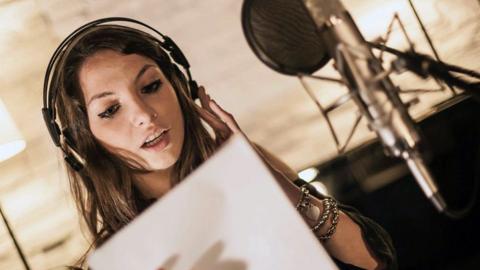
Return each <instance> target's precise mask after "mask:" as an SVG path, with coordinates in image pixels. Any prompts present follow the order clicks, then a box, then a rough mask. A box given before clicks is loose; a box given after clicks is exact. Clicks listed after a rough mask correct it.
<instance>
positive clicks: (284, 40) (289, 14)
mask: <svg viewBox="0 0 480 270" xmlns="http://www.w3.org/2000/svg"><path fill="white" fill-rule="evenodd" d="M242 26H243V29H244V33H245V36H246V38H247V41H248V43H249V45H250V47H251V48H252V50H253V51H254V52H255V54H256V55H257V56H258V57H259V58H260V60H261V61H263V62H264V63H265V64H267V65H268V66H269V67H271V68H273V69H274V70H276V71H278V72H281V73H283V74H287V75H297V76H302V75H305V74H311V73H313V72H314V71H316V70H318V69H319V68H321V67H322V66H323V65H325V64H326V63H327V62H328V61H329V60H330V59H333V61H334V65H335V67H336V69H337V70H338V72H339V73H340V75H341V76H342V78H343V82H345V84H346V86H347V87H348V89H349V94H350V97H351V98H352V99H353V101H354V102H355V104H356V105H357V106H358V108H359V109H360V112H361V113H362V115H363V116H364V117H365V118H366V119H367V121H368V125H369V127H370V129H371V130H372V131H374V132H375V133H376V135H377V137H378V138H379V139H380V141H381V142H382V144H383V146H384V148H385V150H386V153H387V154H389V155H392V156H395V157H398V158H402V159H404V160H405V162H406V164H407V166H408V168H409V169H410V171H411V172H412V174H413V176H414V178H415V179H416V181H417V183H418V185H419V186H420V188H421V189H422V191H423V192H424V194H425V195H426V197H427V198H428V199H429V200H430V201H431V202H432V204H433V205H434V207H435V208H436V209H437V210H438V211H439V212H447V211H446V208H447V205H446V203H445V201H444V199H443V197H442V196H441V194H440V193H439V191H438V188H437V185H436V183H435V181H434V179H433V177H432V175H431V173H430V171H429V169H428V167H427V166H426V164H425V161H424V159H423V158H422V155H421V153H420V151H419V144H420V141H421V136H420V134H419V132H418V130H417V129H416V126H415V123H414V121H413V119H412V118H411V117H410V115H409V114H408V111H407V106H406V105H405V104H404V103H403V102H402V100H401V99H400V97H399V95H398V92H399V91H398V88H397V87H396V86H395V85H394V84H393V82H392V81H391V80H390V79H389V78H388V72H386V71H385V70H384V69H383V67H382V65H381V62H380V60H379V59H377V58H376V57H375V56H374V54H373V53H372V51H371V48H370V46H369V44H368V43H367V42H366V41H365V39H364V37H363V36H362V34H361V33H360V31H359V29H358V27H357V26H356V24H355V22H354V21H353V19H352V17H351V16H350V14H349V13H348V11H347V10H346V9H345V7H344V6H343V5H342V3H341V2H340V1H338V0H296V1H295V0H270V1H262V0H246V1H245V2H244V5H243V9H242ZM303 59H306V60H305V61H304V60H303Z"/></svg>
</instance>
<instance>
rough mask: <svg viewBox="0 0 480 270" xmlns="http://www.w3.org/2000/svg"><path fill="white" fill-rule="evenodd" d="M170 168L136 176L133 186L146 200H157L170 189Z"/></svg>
mask: <svg viewBox="0 0 480 270" xmlns="http://www.w3.org/2000/svg"><path fill="white" fill-rule="evenodd" d="M172 172H173V170H172V168H168V169H165V170H158V171H153V172H149V173H145V174H139V175H137V177H136V178H137V179H136V181H135V185H136V186H137V188H138V190H139V191H140V192H141V193H142V195H143V196H145V198H147V199H158V198H160V197H162V196H163V195H164V194H165V193H167V192H168V191H169V190H170V189H171V188H172V183H171V182H172V181H171V179H172Z"/></svg>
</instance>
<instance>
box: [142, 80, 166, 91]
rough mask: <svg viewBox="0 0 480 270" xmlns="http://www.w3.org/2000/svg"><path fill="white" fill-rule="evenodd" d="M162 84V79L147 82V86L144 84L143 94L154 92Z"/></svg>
mask: <svg viewBox="0 0 480 270" xmlns="http://www.w3.org/2000/svg"><path fill="white" fill-rule="evenodd" d="M161 85H162V82H161V81H160V79H158V80H156V81H153V82H152V83H150V84H147V85H146V86H144V87H143V88H142V91H141V92H142V94H150V93H154V92H156V91H157V90H158V88H160V86H161Z"/></svg>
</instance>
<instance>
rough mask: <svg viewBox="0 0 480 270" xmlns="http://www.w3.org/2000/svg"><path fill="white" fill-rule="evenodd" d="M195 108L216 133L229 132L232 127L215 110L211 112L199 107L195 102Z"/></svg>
mask: <svg viewBox="0 0 480 270" xmlns="http://www.w3.org/2000/svg"><path fill="white" fill-rule="evenodd" d="M195 108H196V110H197V112H198V114H199V115H200V117H201V118H202V119H203V120H204V121H205V122H206V123H207V124H208V125H209V126H211V127H212V128H213V131H214V132H215V134H218V133H222V134H225V133H229V132H230V128H229V127H228V125H227V124H226V123H224V122H223V121H222V120H221V119H220V118H219V117H218V116H217V115H215V114H214V113H213V112H212V113H211V112H209V111H207V110H206V109H204V108H201V107H199V106H198V105H196V104H195Z"/></svg>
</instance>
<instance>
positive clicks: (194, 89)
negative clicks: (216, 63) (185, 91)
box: [188, 80, 198, 100]
mask: <svg viewBox="0 0 480 270" xmlns="http://www.w3.org/2000/svg"><path fill="white" fill-rule="evenodd" d="M188 84H189V86H190V97H191V98H192V99H193V100H196V99H197V98H198V85H197V82H196V81H195V80H190V81H189V82H188Z"/></svg>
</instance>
